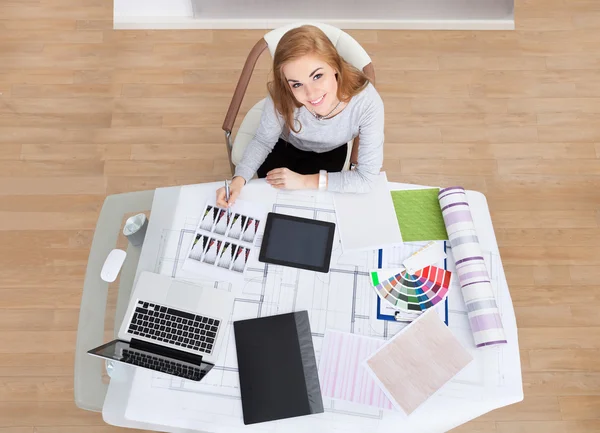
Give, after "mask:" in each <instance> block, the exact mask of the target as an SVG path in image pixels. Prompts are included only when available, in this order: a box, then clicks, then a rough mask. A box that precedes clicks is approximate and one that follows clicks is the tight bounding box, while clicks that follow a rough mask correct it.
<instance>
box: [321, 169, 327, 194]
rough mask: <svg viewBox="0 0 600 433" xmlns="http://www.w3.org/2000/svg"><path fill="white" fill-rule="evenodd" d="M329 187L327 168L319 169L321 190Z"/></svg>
mask: <svg viewBox="0 0 600 433" xmlns="http://www.w3.org/2000/svg"><path fill="white" fill-rule="evenodd" d="M326 189H327V170H319V191H325V190H326Z"/></svg>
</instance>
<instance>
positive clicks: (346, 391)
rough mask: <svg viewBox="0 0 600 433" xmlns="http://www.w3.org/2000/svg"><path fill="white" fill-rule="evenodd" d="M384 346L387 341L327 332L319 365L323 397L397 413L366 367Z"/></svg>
mask: <svg viewBox="0 0 600 433" xmlns="http://www.w3.org/2000/svg"><path fill="white" fill-rule="evenodd" d="M384 343H385V341H384V340H379V339H375V338H369V337H364V336H362V335H356V334H350V333H346V332H340V331H330V330H328V331H327V332H326V333H325V339H324V341H323V346H322V349H321V357H320V361H319V382H320V385H321V394H322V395H323V396H325V397H329V398H334V399H339V400H346V401H350V402H353V403H359V404H364V405H367V406H375V407H378V408H381V409H389V410H394V407H393V406H392V403H391V402H390V400H389V399H388V398H387V397H386V396H385V394H384V393H383V391H381V389H380V388H379V386H377V384H376V383H375V382H374V381H373V379H372V378H371V376H370V374H369V373H368V372H367V370H366V369H365V367H364V364H363V362H364V360H365V359H367V358H368V357H369V356H370V355H372V354H373V353H375V352H376V351H377V349H379V348H380V347H381V346H382V345H383V344H384Z"/></svg>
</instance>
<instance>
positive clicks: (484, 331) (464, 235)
mask: <svg viewBox="0 0 600 433" xmlns="http://www.w3.org/2000/svg"><path fill="white" fill-rule="evenodd" d="M438 199H439V201H440V207H441V208H442V216H443V217H444V223H445V225H446V231H447V232H448V239H449V241H450V245H451V246H452V255H453V256H454V260H455V264H456V273H457V274H458V279H459V281H460V287H461V289H462V294H463V298H464V300H465V305H466V307H467V315H468V317H469V322H470V324H471V331H472V332H473V338H474V340H475V345H476V346H477V347H483V346H491V345H494V344H501V343H506V337H505V335H504V328H503V327H502V320H501V318H500V313H499V311H498V306H497V304H496V299H495V298H494V291H493V289H492V283H491V282H490V277H489V274H488V271H487V268H486V266H485V262H484V260H483V254H482V253H481V247H480V246H479V240H478V239H477V232H476V231H475V225H474V224H473V218H472V217H471V211H470V210H469V203H468V202H467V194H466V193H465V190H464V189H463V188H461V187H452V188H446V189H442V190H440V192H439V194H438Z"/></svg>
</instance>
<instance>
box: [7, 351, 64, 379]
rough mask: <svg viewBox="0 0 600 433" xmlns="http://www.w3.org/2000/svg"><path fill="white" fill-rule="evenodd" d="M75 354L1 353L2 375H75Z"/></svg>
mask: <svg viewBox="0 0 600 433" xmlns="http://www.w3.org/2000/svg"><path fill="white" fill-rule="evenodd" d="M74 360H75V355H74V353H73V349H72V348H71V349H70V350H69V351H68V352H64V353H18V354H17V353H6V354H3V353H0V377H19V376H21V377H31V376H36V377H42V376H43V377H62V376H68V377H73V363H74Z"/></svg>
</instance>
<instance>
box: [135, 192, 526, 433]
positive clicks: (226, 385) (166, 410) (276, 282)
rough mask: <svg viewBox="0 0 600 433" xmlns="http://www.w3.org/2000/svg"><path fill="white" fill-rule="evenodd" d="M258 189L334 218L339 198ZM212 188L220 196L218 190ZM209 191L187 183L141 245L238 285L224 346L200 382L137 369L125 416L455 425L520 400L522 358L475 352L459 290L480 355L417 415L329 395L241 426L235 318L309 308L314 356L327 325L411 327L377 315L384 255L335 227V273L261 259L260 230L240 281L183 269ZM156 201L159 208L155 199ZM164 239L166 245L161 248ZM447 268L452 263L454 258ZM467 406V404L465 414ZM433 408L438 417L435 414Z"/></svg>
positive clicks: (286, 428)
mask: <svg viewBox="0 0 600 433" xmlns="http://www.w3.org/2000/svg"><path fill="white" fill-rule="evenodd" d="M251 187H252V185H249V186H248V187H247V188H248V189H247V190H246V189H245V192H246V196H244V199H245V200H254V201H256V202H257V203H264V204H268V205H269V211H274V212H279V213H284V214H290V215H296V216H302V217H306V218H314V219H318V220H323V221H331V222H335V221H336V216H335V209H334V204H333V199H332V196H331V195H330V194H328V193H317V192H293V193H292V192H279V193H276V192H273V195H272V196H265V190H264V188H263V189H260V188H259V189H255V190H253V189H252V188H251ZM253 191H254V192H256V194H254V193H253ZM272 191H274V190H272ZM211 193H212V194H214V191H212V192H211ZM252 194H254V195H252ZM205 196H206V192H205V190H203V189H201V186H197V185H196V186H187V187H183V188H181V192H180V195H179V200H178V204H177V206H176V208H175V210H174V217H173V218H172V220H171V221H169V223H168V224H169V226H167V227H164V229H163V230H162V232H161V236H160V239H148V238H147V239H146V241H145V243H152V244H151V245H148V246H146V245H145V246H144V248H148V249H149V250H154V249H156V250H157V251H158V260H156V262H155V267H154V269H153V270H154V271H155V272H159V273H163V274H167V275H171V276H174V277H178V278H181V279H185V280H189V281H194V282H196V283H199V284H205V285H206V286H207V287H212V288H214V289H216V290H231V291H234V293H235V295H236V298H235V303H234V307H233V311H232V315H231V318H230V320H229V323H228V327H227V333H228V334H227V335H226V343H225V344H224V345H223V347H222V349H221V353H220V355H219V360H218V362H217V365H216V366H215V368H213V370H212V371H211V372H210V374H209V375H208V376H207V377H206V379H204V380H203V381H202V382H192V381H187V380H183V379H178V378H174V377H171V376H167V375H162V374H159V373H154V372H151V371H147V370H143V369H136V373H135V378H134V381H133V386H132V390H131V394H130V399H129V403H128V405H127V409H126V412H125V417H126V418H127V419H129V420H136V421H144V422H147V423H153V424H159V425H165V426H173V427H180V428H189V429H197V430H201V431H205V432H219V433H221V432H222V433H237V432H242V431H244V432H250V431H251V432H273V433H280V432H293V433H296V432H298V433H305V432H307V431H310V432H311V433H316V432H328V433H329V432H334V431H344V432H345V433H353V432H361V433H362V432H364V433H373V432H384V431H385V432H386V433H387V432H389V431H410V432H432V431H443V430H446V429H449V428H452V427H454V426H456V425H459V424H461V423H463V422H465V421H467V420H469V419H472V418H474V417H476V416H479V415H480V414H483V413H485V412H487V411H489V410H491V409H493V408H495V407H497V406H499V405H500V404H508V403H511V402H514V401H515V396H518V395H519V393H520V392H521V382H520V380H521V376H520V364H519V359H518V354H517V358H516V359H513V358H510V359H506V356H505V354H507V353H509V351H507V350H503V348H502V347H497V348H494V349H493V350H491V351H487V350H485V349H484V351H481V349H480V351H477V352H475V347H474V345H473V342H472V337H471V335H470V331H469V328H468V326H469V324H468V320H467V314H466V311H465V309H464V303H462V298H461V292H460V290H458V289H457V288H456V287H453V288H452V289H451V292H450V295H449V298H450V299H451V300H453V302H452V303H451V304H450V305H449V326H450V329H451V330H452V332H453V333H454V334H455V335H456V336H457V338H458V339H459V340H460V341H461V344H463V346H464V347H465V348H466V349H467V350H468V351H469V353H472V354H473V353H476V355H475V358H476V360H475V361H474V362H472V363H471V364H470V365H469V367H467V368H466V369H465V370H463V372H461V373H460V374H459V375H457V376H456V377H455V378H454V379H453V380H451V381H450V382H449V383H447V384H446V386H444V387H443V388H442V389H441V390H440V392H439V393H437V394H436V395H435V396H433V397H432V398H431V399H429V400H428V401H427V402H426V403H425V404H423V405H422V406H421V407H420V408H419V409H417V410H416V411H415V412H413V414H411V415H410V417H407V416H406V415H404V414H402V413H400V412H397V411H388V410H384V409H380V408H376V407H369V406H365V405H360V404H356V403H351V402H347V401H341V400H334V399H330V398H326V397H323V402H324V405H325V412H324V413H322V414H317V415H311V416H305V417H298V418H291V419H286V420H279V421H274V422H269V423H263V424H255V425H251V426H244V424H243V421H242V406H241V400H240V393H239V382H238V373H237V359H236V355H235V346H234V338H233V332H232V328H233V325H232V323H233V321H234V320H241V319H248V318H255V317H263V316H270V315H274V314H281V313H286V312H292V311H299V310H308V312H309V317H310V321H311V330H312V333H313V340H314V347H315V355H316V357H317V362H318V361H319V356H320V352H321V347H322V343H323V339H324V335H325V331H326V329H332V330H339V331H343V332H350V333H355V334H359V335H364V336H367V337H371V338H379V339H382V340H388V339H389V338H391V337H392V336H394V335H395V334H396V333H397V332H399V331H400V330H401V329H402V328H403V327H404V326H405V324H403V323H395V322H390V321H383V320H377V319H376V311H375V310H376V296H377V295H376V294H375V292H374V290H373V288H372V286H371V284H370V279H369V274H368V272H369V270H371V269H373V268H377V267H378V258H379V257H378V252H377V251H364V252H352V253H342V248H341V243H340V239H339V233H338V232H337V229H336V236H335V239H334V246H333V254H332V260H331V272H330V273H329V274H321V273H316V272H312V271H306V270H299V269H293V268H287V267H282V266H275V265H270V264H269V265H267V264H264V263H260V262H258V260H257V257H258V254H257V253H256V252H257V251H258V248H259V246H260V242H261V240H262V233H257V234H256V236H255V239H254V248H253V250H256V251H255V253H254V254H250V258H249V262H248V264H247V269H246V273H245V280H244V284H243V285H239V286H238V285H233V284H231V283H230V282H223V281H221V282H215V281H212V280H210V279H201V278H199V277H198V275H197V274H192V273H189V272H185V271H184V270H182V269H181V267H182V264H183V262H184V258H185V254H186V252H188V251H189V250H190V245H191V243H192V241H193V238H194V234H195V232H196V228H197V226H198V222H199V218H200V215H201V213H202V212H203V210H204V205H205V203H206V198H207V197H205ZM199 198H204V199H199ZM273 203H274V204H273ZM154 206H160V203H157V198H155V203H154ZM158 243H160V245H156V244H158ZM415 248H416V246H414V245H411V244H410V243H407V244H405V245H404V247H394V248H390V249H387V250H385V251H384V257H387V260H386V263H384V265H389V266H394V265H395V264H396V263H401V262H402V261H403V260H404V259H406V258H407V257H408V256H409V255H410V252H412V251H414V249H415ZM409 250H410V251H409ZM153 254H154V252H153ZM449 257H450V258H451V252H450V253H449ZM486 260H488V263H489V264H490V266H491V267H492V274H491V275H493V277H492V278H495V279H494V287H495V289H496V291H497V292H498V287H501V290H500V292H501V293H498V296H499V299H498V304H499V305H500V306H504V308H503V309H502V311H503V312H508V313H509V314H505V315H504V316H503V321H504V323H505V327H506V328H507V330H508V336H509V337H510V339H509V341H511V340H512V341H513V342H514V344H516V342H517V339H516V338H517V336H516V324H515V319H514V313H513V312H512V309H511V308H510V296H509V294H508V290H507V287H506V282H505V280H504V274H503V272H502V266H501V263H500V261H499V256H498V254H497V252H493V253H492V252H490V253H489V254H488V256H487V257H486ZM448 268H449V269H452V267H451V264H450V263H449V264H448ZM504 294H505V295H504ZM504 347H505V348H506V347H508V345H504ZM512 352H515V351H514V350H513V351H511V352H510V353H512ZM500 370H502V371H503V372H502V373H501V372H500ZM463 373H464V374H463ZM492 400H493V401H492ZM502 402H504V403H502ZM465 405H469V410H468V411H467V412H466V413H465V409H464V408H465ZM432 411H434V413H435V414H436V417H439V419H438V418H436V419H435V420H433V421H432V419H431V413H433V412H432ZM432 422H433V423H434V424H436V423H437V424H438V427H439V428H438V429H437V430H436V429H433V430H432ZM442 427H443V428H442Z"/></svg>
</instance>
